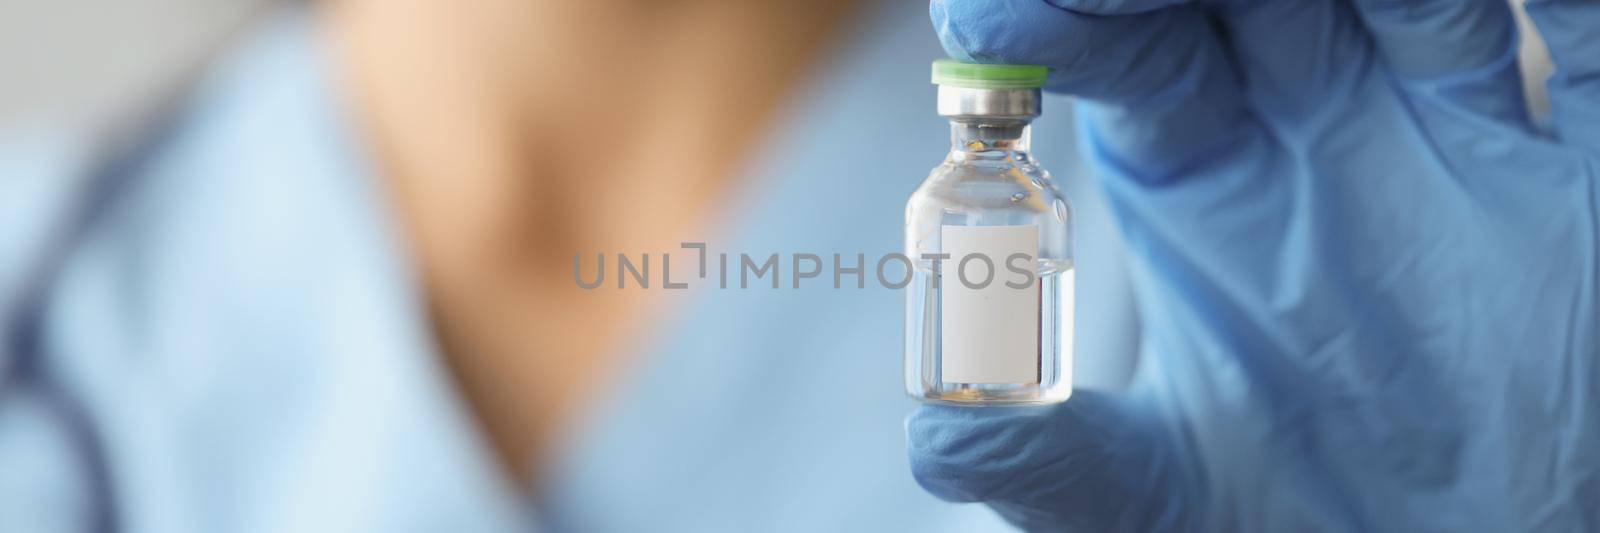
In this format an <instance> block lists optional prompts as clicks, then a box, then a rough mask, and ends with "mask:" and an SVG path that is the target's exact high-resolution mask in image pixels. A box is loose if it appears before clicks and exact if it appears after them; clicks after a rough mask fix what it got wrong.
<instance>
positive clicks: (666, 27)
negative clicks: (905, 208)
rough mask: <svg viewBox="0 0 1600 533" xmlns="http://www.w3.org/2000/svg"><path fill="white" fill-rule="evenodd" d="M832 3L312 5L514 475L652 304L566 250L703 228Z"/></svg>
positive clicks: (599, 379) (662, 241) (438, 314)
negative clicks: (608, 282)
mask: <svg viewBox="0 0 1600 533" xmlns="http://www.w3.org/2000/svg"><path fill="white" fill-rule="evenodd" d="M843 4H844V2H843V1H837V0H836V1H830V2H821V3H819V2H743V1H725V2H722V1H706V2H685V3H665V4H663V3H652V2H605V1H596V2H525V1H521V0H505V1H489V2H471V3H465V4H463V3H458V2H427V1H421V0H402V1H398V2H396V1H393V0H345V1H339V2H333V3H330V4H327V5H326V6H325V7H326V8H327V9H326V10H325V14H326V15H329V16H327V17H324V18H325V19H326V21H327V22H328V24H326V27H327V28H328V29H329V30H331V32H332V34H333V37H334V41H335V42H336V43H337V46H338V50H339V52H338V54H339V55H340V58H339V62H338V63H339V64H341V65H343V68H344V69H345V74H346V75H345V78H346V79H347V80H348V82H349V84H348V85H349V87H348V88H349V93H350V96H351V97H352V100H353V102H354V104H355V107H356V111H357V114H358V117H359V120H360V121H361V122H362V124H363V125H364V127H365V131H366V132H367V134H368V137H369V139H370V141H371V145H372V147H373V149H374V150H375V151H376V154H377V159H378V161H376V163H377V164H378V167H379V168H381V169H382V170H381V172H382V174H383V179H384V180H385V182H386V183H387V184H388V185H389V190H390V193H391V196H392V198H393V200H394V202H395V204H396V205H397V206H398V209H397V212H398V213H400V217H401V219H402V220H403V222H404V224H405V226H406V229H407V231H408V232H409V236H410V240H411V243H412V250H413V251H414V253H415V255H416V260H417V262H418V263H419V264H420V266H421V270H422V272H423V277H424V281H425V283H426V285H427V287H426V289H427V293H428V297H429V300H430V305H431V306H432V312H433V318H434V320H435V322H436V326H437V332H438V334H439V337H440V341H441V345H442V346H443V347H444V351H445V356H446V358H447V359H448V362H449V364H450V366H451V369H452V371H453V372H454V373H455V376H456V378H457V381H458V383H459V384H460V385H461V387H462V389H463V391H464V392H465V394H466V396H467V398H468V399H469V400H470V401H471V403H472V404H473V406H474V408H475V410H476V412H477V414H478V415H479V418H480V419H481V420H482V421H483V422H484V424H485V426H486V428H487V430H488V433H489V436H490V437H491V438H492V439H493V441H494V443H495V444H496V446H497V447H498V448H499V450H500V452H501V455H502V458H503V459H504V460H505V462H506V464H507V466H508V468H511V469H513V470H514V471H515V472H516V474H514V476H516V477H521V476H522V475H526V474H527V473H531V472H535V471H536V469H537V468H538V466H539V464H538V463H539V462H540V461H541V460H543V459H546V458H548V456H549V455H551V454H552V452H553V450H551V449H550V448H551V446H552V445H554V444H556V442H555V441H557V440H558V439H557V438H555V437H556V436H557V435H559V434H560V431H561V429H562V428H563V427H564V426H565V425H566V424H567V423H568V420H569V419H570V417H571V416H572V415H574V414H578V413H577V408H578V406H579V405H582V404H584V403H585V402H586V401H588V400H592V399H594V398H595V397H597V396H599V394H597V393H603V392H604V391H605V388H604V385H605V384H606V383H607V382H609V381H611V380H612V377H613V376H616V375H617V373H618V370H619V369H620V368H621V367H623V366H625V365H626V364H627V362H628V361H627V360H626V359H625V358H624V357H625V356H623V354H625V353H626V352H627V350H625V349H624V348H626V347H625V346H621V345H619V344H618V341H617V339H626V338H628V337H629V336H630V333H631V332H632V331H634V330H635V328H636V327H637V325H638V324H640V323H641V322H644V321H645V320H646V319H648V317H649V316H650V312H649V310H650V309H652V308H656V307H659V305H657V304H656V303H655V300H656V298H655V297H654V296H653V295H655V294H659V293H656V292H647V291H618V290H612V291H580V290H578V288H577V287H576V285H575V284H574V283H573V281H572V280H571V278H570V272H571V270H570V269H571V261H572V257H573V256H574V254H576V253H589V254H593V253H596V252H630V253H638V252H658V251H664V250H671V249H676V248H677V246H678V243H679V242H680V241H684V240H694V238H695V237H696V236H698V234H697V232H698V231H699V230H700V228H699V226H700V225H701V224H704V223H705V222H706V219H705V218H704V217H705V216H706V215H708V214H714V213H716V212H718V211H721V209H719V208H718V207H717V205H716V204H717V201H718V200H719V199H722V198H724V197H725V193H724V191H726V190H727V189H729V188H730V186H731V182H730V181H729V178H730V175H729V174H730V172H731V170H732V169H733V168H734V165H736V164H737V162H738V161H739V159H740V156H741V154H743V153H745V152H746V151H747V150H749V149H750V148H751V147H752V146H753V144H752V141H753V140H754V139H755V138H756V136H757V134H758V133H759V132H760V130H761V126H762V125H763V123H764V121H765V120H766V119H768V118H769V117H770V116H772V115H773V111H774V110H775V108H776V107H777V104H778V103H779V102H780V101H781V99H782V98H783V96H784V95H785V92H786V91H787V90H788V89H789V87H791V86H792V85H793V83H794V82H795V81H796V80H797V79H798V78H799V76H800V75H801V74H802V73H803V70H804V66H805V65H806V64H807V63H808V61H809V60H811V59H812V58H813V56H814V55H816V52H817V51H818V50H819V49H820V48H821V46H820V44H821V43H822V42H823V39H824V38H825V37H826V33H827V30H828V29H830V28H829V25H828V24H827V23H828V22H829V21H832V20H838V19H840V18H841V15H842V14H843V12H844V9H843V7H844V6H843Z"/></svg>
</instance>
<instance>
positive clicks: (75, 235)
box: [0, 115, 171, 533]
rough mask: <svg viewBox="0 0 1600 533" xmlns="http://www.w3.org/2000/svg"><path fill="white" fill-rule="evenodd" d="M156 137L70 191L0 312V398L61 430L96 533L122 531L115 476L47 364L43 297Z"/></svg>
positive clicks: (90, 425) (76, 403) (86, 417)
mask: <svg viewBox="0 0 1600 533" xmlns="http://www.w3.org/2000/svg"><path fill="white" fill-rule="evenodd" d="M168 116H169V117H170V116H171V115H168ZM169 124H170V122H167V121H161V123H158V124H155V126H157V127H156V128H148V129H146V131H147V132H149V131H155V132H159V131H161V130H163V129H165V126H168V125H169ZM163 137H165V136H162V135H143V136H140V137H139V141H138V142H135V143H133V145H132V146H131V147H130V148H131V149H129V150H119V151H117V152H115V154H116V156H115V157H112V158H111V159H109V160H107V161H106V162H105V163H104V164H101V165H99V166H97V167H95V169H94V170H93V171H92V172H91V173H90V174H89V176H88V177H87V179H86V180H84V181H83V183H82V184H81V185H80V187H81V189H80V190H81V191H85V193H84V194H79V195H77V196H76V198H78V199H79V200H80V201H79V203H78V204H77V205H75V206H73V208H72V210H71V211H70V212H69V213H68V214H67V217H66V218H65V219H64V220H63V223H61V224H59V225H58V228H59V230H60V231H57V232H56V234H55V238H54V239H51V240H50V241H49V244H48V245H47V247H46V248H45V250H44V251H43V253H42V254H41V255H40V258H41V259H42V260H41V261H39V262H38V263H36V264H35V265H34V266H35V268H33V269H32V270H30V271H28V273H27V274H26V275H27V277H26V278H24V279H23V284H22V285H21V293H20V295H19V297H18V298H17V299H16V301H15V304H16V305H15V306H14V307H12V308H11V311H13V313H12V314H11V315H9V316H7V315H0V320H3V321H4V322H0V326H3V327H4V329H3V330H0V331H3V333H4V334H3V336H0V340H3V341H4V345H3V346H0V350H3V351H0V354H3V355H4V358H0V364H3V365H4V366H0V401H4V400H5V399H6V398H8V397H10V398H15V397H17V396H21V395H31V397H32V398H33V399H34V400H36V401H37V404H38V405H39V406H40V407H41V408H42V409H43V411H44V413H45V414H46V415H47V416H48V417H49V418H50V419H51V420H52V421H54V422H55V424H57V426H58V427H59V428H60V429H61V430H62V431H63V432H64V433H65V435H66V437H67V440H68V441H69V448H70V450H69V451H70V453H71V455H72V457H73V458H75V459H76V460H77V465H78V467H79V468H78V470H79V471H80V472H81V473H82V475H83V480H82V481H83V486H84V487H85V488H86V494H85V496H86V502H85V503H86V504H87V505H86V515H85V516H83V517H82V518H83V522H82V523H83V524H84V525H85V526H86V527H85V530H86V531H91V532H95V533H116V532H118V531H122V529H123V528H122V523H121V514H120V512H119V508H118V505H119V502H118V498H117V494H116V488H115V480H114V479H113V476H112V472H111V464H110V459H109V456H108V454H107V450H106V443H105V440H104V438H103V437H102V435H101V434H100V429H99V428H98V427H96V426H95V424H94V422H93V421H92V417H91V415H90V412H89V409H88V408H87V407H86V406H85V404H84V403H83V401H82V400H81V398H78V397H76V396H74V395H73V393H72V391H70V390H68V389H67V388H66V387H65V386H63V384H62V383H61V381H60V379H59V378H58V377H57V376H55V375H52V374H51V373H50V372H49V371H48V369H47V368H46V365H45V357H46V354H45V352H46V346H45V344H44V343H45V339H44V329H45V327H46V326H47V324H46V318H45V317H46V313H47V311H48V306H49V302H50V296H51V294H52V292H53V290H54V289H55V288H56V285H57V284H58V283H60V278H61V274H62V272H63V271H64V270H65V268H66V266H67V263H68V261H69V260H70V259H71V258H72V255H73V252H74V251H76V250H77V249H78V248H79V246H80V245H81V244H82V243H83V242H84V241H85V240H86V238H87V237H88V236H89V234H90V232H91V230H92V229H93V228H94V227H95V225H96V223H97V221H98V219H99V218H100V216H101V214H102V213H104V212H105V211H107V210H108V209H107V208H108V207H110V206H111V203H112V201H113V200H114V199H115V198H117V197H118V196H120V195H121V193H122V192H123V191H125V190H127V189H128V188H129V187H130V185H131V184H132V182H135V181H137V178H138V176H139V175H140V173H139V172H138V170H139V169H140V168H141V167H143V165H144V163H145V162H146V160H147V158H148V157H149V154H151V153H153V152H154V150H153V148H155V147H156V146H155V145H157V144H159V143H160V139H162V138H163ZM0 311H5V309H0Z"/></svg>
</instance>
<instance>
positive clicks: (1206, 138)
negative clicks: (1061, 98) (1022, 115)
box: [929, 0, 1253, 181]
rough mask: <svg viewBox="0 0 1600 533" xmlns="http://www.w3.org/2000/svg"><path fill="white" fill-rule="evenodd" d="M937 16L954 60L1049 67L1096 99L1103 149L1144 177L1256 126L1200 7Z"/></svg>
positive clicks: (1000, 6)
mask: <svg viewBox="0 0 1600 533" xmlns="http://www.w3.org/2000/svg"><path fill="white" fill-rule="evenodd" d="M929 12H930V14H931V15H932V18H933V24H934V28H935V29H936V30H937V31H938V34H939V37H940V40H941V41H942V42H943V43H944V47H945V50H946V51H947V52H948V53H949V54H950V55H951V56H952V57H955V58H957V59H962V60H967V61H977V62H983V63H1031V64H1040V65H1045V66H1048V67H1050V78H1049V82H1048V85H1047V86H1046V89H1047V90H1051V91H1055V92H1062V93H1067V94H1071V95H1076V96H1079V97H1082V98H1083V99H1084V100H1086V101H1088V102H1089V104H1090V105H1089V106H1088V107H1089V108H1091V113H1089V114H1090V115H1093V116H1092V117H1090V120H1091V122H1092V123H1093V127H1092V128H1091V129H1092V130H1093V131H1092V132H1091V135H1092V136H1094V137H1095V142H1096V144H1097V146H1098V149H1099V150H1104V151H1105V152H1106V153H1107V154H1109V155H1110V156H1111V157H1113V158H1115V159H1117V160H1120V161H1122V162H1124V164H1125V166H1126V167H1127V168H1129V169H1130V170H1132V171H1133V172H1134V173H1135V174H1137V176H1135V177H1136V178H1137V179H1141V180H1142V181H1156V180H1160V179H1162V178H1163V177H1164V176H1167V175H1170V174H1171V173H1172V172H1173V171H1174V169H1177V168H1180V167H1182V166H1183V165H1184V164H1186V163H1188V162H1189V161H1191V160H1193V159H1194V158H1196V157H1198V156H1200V155H1201V154H1204V153H1206V152H1209V151H1214V150H1215V149H1216V148H1217V147H1218V145H1220V144H1225V143H1227V142H1230V141H1231V140H1232V139H1231V137H1232V135H1231V134H1232V133H1234V131H1235V129H1236V128H1239V127H1247V126H1248V125H1250V124H1253V122H1250V121H1249V120H1248V113H1247V112H1246V111H1245V109H1244V106H1243V100H1242V98H1241V95H1240V94H1239V91H1238V82H1237V78H1236V76H1235V75H1234V71H1233V69H1232V66H1231V64H1230V63H1229V60H1228V57H1227V54H1226V53H1225V50H1224V48H1223V46H1222V44H1221V41H1220V39H1219V38H1218V36H1217V34H1216V30H1215V29H1214V28H1213V26H1212V24H1211V22H1210V20H1209V19H1208V18H1207V16H1206V15H1205V13H1203V12H1202V11H1201V10H1200V8H1199V7H1198V6H1194V5H1180V6H1173V7H1167V8H1162V9H1157V10H1155V11H1150V12H1146V13H1140V14H1136V15H1112V16H1101V15H1088V14H1083V13H1079V12H1076V11H1072V10H1068V9H1061V8H1058V7H1055V6H1051V5H1048V4H1045V3H1043V2H1039V1H1037V0H1013V1H1006V2H989V1H982V0H933V2H931V4H930V6H929ZM1047 112H1048V111H1047Z"/></svg>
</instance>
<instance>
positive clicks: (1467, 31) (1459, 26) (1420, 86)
mask: <svg viewBox="0 0 1600 533" xmlns="http://www.w3.org/2000/svg"><path fill="white" fill-rule="evenodd" d="M1355 6H1356V11H1357V13H1359V14H1360V15H1361V19H1362V21H1363V23H1364V24H1365V25H1366V28H1367V32H1368V33H1369V34H1371V35H1372V40H1373V42H1374V43H1375V44H1376V46H1377V49H1378V52H1379V53H1380V55H1381V56H1382V57H1383V59H1384V62H1385V64H1386V65H1387V66H1388V68H1389V69H1390V70H1391V71H1393V72H1394V73H1395V74H1396V75H1397V77H1398V78H1399V81H1400V82H1401V84H1402V85H1403V86H1405V87H1406V88H1408V89H1410V90H1413V91H1419V92H1422V93H1425V94H1427V95H1430V96H1435V97H1438V98H1440V99H1442V100H1445V101H1448V102H1450V103H1451V104H1453V105H1455V106H1457V107H1460V108H1462V109H1465V110H1467V111H1469V112H1472V113H1476V114H1478V115H1481V116H1484V117H1488V118H1490V119H1493V120H1497V121H1500V122H1503V123H1506V124H1510V125H1513V126H1516V127H1518V128H1523V129H1527V128H1528V125H1529V122H1528V112H1527V105H1526V104H1525V103H1524V101H1523V95H1522V79H1521V75H1520V73H1519V72H1518V70H1517V39H1516V18H1515V17H1513V16H1512V14H1511V7H1510V5H1508V4H1507V3H1506V0H1356V2H1355Z"/></svg>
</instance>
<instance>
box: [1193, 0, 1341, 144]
mask: <svg viewBox="0 0 1600 533" xmlns="http://www.w3.org/2000/svg"><path fill="white" fill-rule="evenodd" d="M1219 19H1220V20H1221V21H1222V23H1223V25H1224V27H1226V28H1227V31H1228V35H1229V37H1230V41H1229V43H1230V48H1231V50H1232V52H1233V56H1234V58H1235V60H1236V61H1237V62H1238V65H1239V69H1240V70H1241V71H1242V72H1243V76H1244V78H1245V79H1246V80H1247V81H1246V83H1245V90H1246V91H1247V92H1248V94H1249V98H1250V101H1251V103H1252V104H1253V105H1254V107H1255V108H1256V109H1257V110H1258V111H1259V115H1260V116H1261V118H1262V120H1264V121H1267V122H1269V123H1271V124H1273V126H1274V128H1273V129H1274V130H1276V131H1279V132H1284V133H1286V134H1289V135H1294V134H1295V133H1296V132H1298V131H1301V130H1305V129H1314V128H1317V127H1320V126H1322V125H1323V124H1324V123H1325V122H1327V121H1329V120H1334V119H1335V117H1338V116H1341V115H1343V114H1344V112H1343V108H1342V107H1341V106H1340V105H1339V104H1340V103H1341V102H1344V101H1347V100H1349V97H1350V95H1351V94H1352V93H1353V92H1355V91H1357V90H1359V89H1360V87H1361V83H1360V82H1361V81H1362V79H1363V77H1364V76H1366V75H1367V74H1366V70H1365V68H1364V67H1365V66H1366V64H1367V63H1368V59H1367V56H1368V54H1369V53H1370V44H1369V43H1368V42H1367V37H1366V35H1365V34H1364V31H1363V30H1362V28H1361V27H1360V21H1358V20H1357V19H1356V17H1355V14H1354V13H1352V12H1351V11H1350V9H1349V7H1348V6H1347V5H1345V4H1344V3H1343V2H1342V1H1337V0H1295V1H1292V2H1282V1H1271V0H1266V1H1261V0H1242V1H1233V2H1229V3H1226V4H1223V5H1222V6H1221V8H1220V10H1219Z"/></svg>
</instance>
